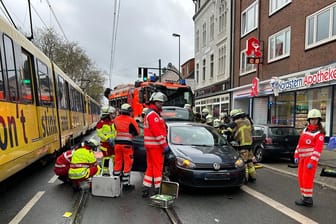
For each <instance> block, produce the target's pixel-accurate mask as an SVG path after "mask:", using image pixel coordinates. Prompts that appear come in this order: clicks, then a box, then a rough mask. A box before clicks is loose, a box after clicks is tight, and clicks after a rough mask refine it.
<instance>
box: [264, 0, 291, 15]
mask: <svg viewBox="0 0 336 224" xmlns="http://www.w3.org/2000/svg"><path fill="white" fill-rule="evenodd" d="M291 2H292V0H270V1H269V15H272V14H273V13H275V12H277V11H279V10H280V9H282V8H283V7H285V6H286V5H288V4H289V3H291Z"/></svg>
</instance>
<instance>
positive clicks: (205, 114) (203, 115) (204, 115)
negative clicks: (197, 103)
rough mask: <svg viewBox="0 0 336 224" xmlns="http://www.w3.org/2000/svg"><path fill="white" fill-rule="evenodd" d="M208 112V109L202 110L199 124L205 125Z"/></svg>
mask: <svg viewBox="0 0 336 224" xmlns="http://www.w3.org/2000/svg"><path fill="white" fill-rule="evenodd" d="M209 113H210V112H209V110H208V108H203V110H202V113H201V123H206V117H207V116H208V115H209Z"/></svg>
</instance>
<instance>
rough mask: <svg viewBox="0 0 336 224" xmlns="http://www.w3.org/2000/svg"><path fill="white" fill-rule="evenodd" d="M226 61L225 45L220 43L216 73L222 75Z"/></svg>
mask: <svg viewBox="0 0 336 224" xmlns="http://www.w3.org/2000/svg"><path fill="white" fill-rule="evenodd" d="M225 61H226V46H225V45H222V46H220V47H219V49H218V74H219V75H222V74H224V72H225Z"/></svg>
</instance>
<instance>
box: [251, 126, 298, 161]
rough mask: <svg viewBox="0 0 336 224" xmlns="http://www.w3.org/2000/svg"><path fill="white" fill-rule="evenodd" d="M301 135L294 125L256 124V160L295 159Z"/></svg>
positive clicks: (254, 132) (254, 144)
mask: <svg viewBox="0 0 336 224" xmlns="http://www.w3.org/2000/svg"><path fill="white" fill-rule="evenodd" d="M299 137H300V133H299V132H298V131H297V130H296V129H295V128H294V127H292V126H288V125H277V124H254V130H253V152H254V156H255V158H256V161H257V162H264V161H265V160H267V159H279V158H289V159H290V160H292V161H293V160H294V152H295V148H296V146H297V144H298V141H299Z"/></svg>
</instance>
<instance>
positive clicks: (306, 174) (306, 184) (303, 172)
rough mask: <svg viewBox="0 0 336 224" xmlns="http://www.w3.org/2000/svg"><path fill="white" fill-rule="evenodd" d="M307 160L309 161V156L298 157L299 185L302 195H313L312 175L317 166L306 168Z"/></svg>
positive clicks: (313, 175)
mask: <svg viewBox="0 0 336 224" xmlns="http://www.w3.org/2000/svg"><path fill="white" fill-rule="evenodd" d="M309 162H311V160H310V157H306V158H300V160H299V164H298V180H299V187H300V192H301V195H302V196H303V197H313V187H314V177H315V172H316V168H317V166H316V165H314V166H313V167H312V168H311V169H308V168H307V165H308V163H309Z"/></svg>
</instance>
